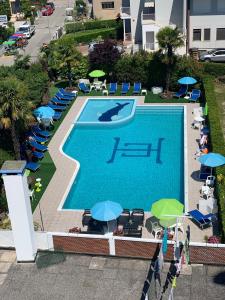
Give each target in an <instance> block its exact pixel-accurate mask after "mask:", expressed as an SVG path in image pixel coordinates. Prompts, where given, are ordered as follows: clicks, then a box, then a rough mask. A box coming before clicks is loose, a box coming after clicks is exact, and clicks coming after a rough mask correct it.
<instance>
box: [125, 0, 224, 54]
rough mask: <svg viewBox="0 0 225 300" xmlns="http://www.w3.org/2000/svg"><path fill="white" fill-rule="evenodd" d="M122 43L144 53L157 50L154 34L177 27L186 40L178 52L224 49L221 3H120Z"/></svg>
mask: <svg viewBox="0 0 225 300" xmlns="http://www.w3.org/2000/svg"><path fill="white" fill-rule="evenodd" d="M120 16H121V18H122V19H123V25H124V40H125V41H130V42H131V43H132V44H133V45H134V46H138V47H140V48H142V49H145V50H148V51H154V50H157V49H158V43H157V39H156V35H157V32H158V31H159V30H160V29H161V28H163V27H165V26H171V27H173V28H175V27H178V28H179V30H180V31H181V32H182V33H183V35H184V36H185V39H186V43H185V46H184V47H183V48H181V49H180V50H179V52H180V53H181V54H184V53H188V51H189V49H190V48H199V49H211V48H225V0H166V1H165V0H122V6H121V9H120Z"/></svg>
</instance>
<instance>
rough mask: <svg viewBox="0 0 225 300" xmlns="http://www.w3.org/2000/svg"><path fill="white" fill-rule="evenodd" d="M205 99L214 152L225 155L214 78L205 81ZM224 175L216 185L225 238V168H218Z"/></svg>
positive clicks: (218, 171)
mask: <svg viewBox="0 0 225 300" xmlns="http://www.w3.org/2000/svg"><path fill="white" fill-rule="evenodd" d="M203 84H204V92H205V99H206V102H207V104H208V121H209V127H210V139H211V145H212V151H213V152H215V153H221V154H222V155H225V141H224V136H223V131H222V127H221V121H220V117H219V116H220V109H219V107H218V104H217V102H216V94H215V91H214V88H215V87H214V82H213V78H212V77H205V78H204V79H203ZM219 174H223V176H224V180H223V182H222V183H218V181H217V183H216V197H217V199H218V205H219V215H220V220H221V227H222V237H223V239H224V238H225V168H224V167H219V168H216V175H219Z"/></svg>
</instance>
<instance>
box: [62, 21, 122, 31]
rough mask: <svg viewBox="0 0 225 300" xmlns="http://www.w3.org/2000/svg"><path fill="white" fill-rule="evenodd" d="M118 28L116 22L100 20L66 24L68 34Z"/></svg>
mask: <svg viewBox="0 0 225 300" xmlns="http://www.w3.org/2000/svg"><path fill="white" fill-rule="evenodd" d="M116 26H117V22H116V20H98V21H89V22H83V23H81V22H76V23H67V24H65V30H66V33H75V32H78V31H84V30H93V29H103V28H115V27H116Z"/></svg>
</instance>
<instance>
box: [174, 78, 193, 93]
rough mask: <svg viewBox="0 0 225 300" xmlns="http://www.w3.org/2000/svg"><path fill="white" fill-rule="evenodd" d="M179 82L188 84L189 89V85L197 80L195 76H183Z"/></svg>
mask: <svg viewBox="0 0 225 300" xmlns="http://www.w3.org/2000/svg"><path fill="white" fill-rule="evenodd" d="M178 82H179V83H180V84H185V85H187V91H188V85H191V84H195V83H196V82H197V80H196V79H195V78H193V77H182V78H180V79H179V80H178Z"/></svg>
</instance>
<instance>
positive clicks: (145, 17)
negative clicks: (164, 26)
mask: <svg viewBox="0 0 225 300" xmlns="http://www.w3.org/2000/svg"><path fill="white" fill-rule="evenodd" d="M142 20H152V21H155V14H143V13H142Z"/></svg>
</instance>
